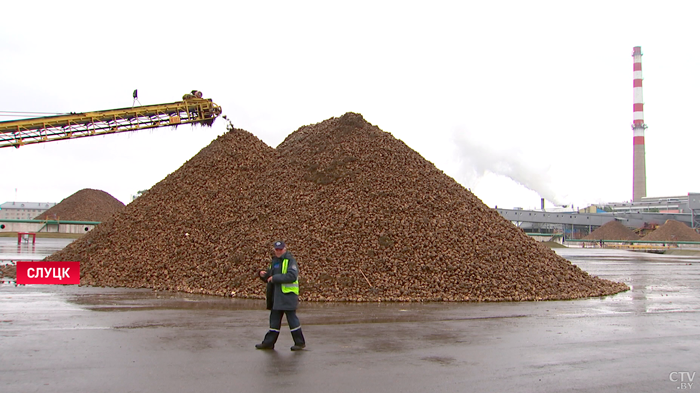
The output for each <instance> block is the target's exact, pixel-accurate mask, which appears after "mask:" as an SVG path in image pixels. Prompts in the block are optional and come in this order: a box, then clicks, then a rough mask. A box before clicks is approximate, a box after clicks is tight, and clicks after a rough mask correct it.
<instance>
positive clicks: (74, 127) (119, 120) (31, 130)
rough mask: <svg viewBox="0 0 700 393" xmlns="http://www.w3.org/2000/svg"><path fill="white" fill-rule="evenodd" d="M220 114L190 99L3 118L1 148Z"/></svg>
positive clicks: (204, 121) (167, 124) (201, 101)
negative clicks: (54, 114)
mask: <svg viewBox="0 0 700 393" xmlns="http://www.w3.org/2000/svg"><path fill="white" fill-rule="evenodd" d="M220 114H221V107H220V106H218V105H216V104H215V103H213V102H212V100H210V99H203V98H191V99H186V100H184V101H178V102H173V103H170V104H159V105H147V106H139V107H134V108H122V109H110V110H105V111H97V112H86V113H71V114H68V115H59V116H47V117H37V118H33V119H23V120H10V121H2V122H0V148H2V147H10V146H14V147H20V146H23V145H29V144H33V143H43V142H51V141H57V140H63V139H75V138H84V137H88V136H96V135H107V134H117V133H120V132H128V131H136V130H142V129H148V128H158V127H174V126H178V125H180V124H188V123H190V124H192V123H200V124H204V125H211V124H212V123H213V122H214V120H215V119H216V118H217V117H218V116H219V115H220Z"/></svg>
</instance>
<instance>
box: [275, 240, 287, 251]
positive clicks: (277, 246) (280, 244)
mask: <svg viewBox="0 0 700 393" xmlns="http://www.w3.org/2000/svg"><path fill="white" fill-rule="evenodd" d="M274 246H275V250H281V249H283V248H285V247H287V245H286V244H284V242H283V241H277V242H275V244H274Z"/></svg>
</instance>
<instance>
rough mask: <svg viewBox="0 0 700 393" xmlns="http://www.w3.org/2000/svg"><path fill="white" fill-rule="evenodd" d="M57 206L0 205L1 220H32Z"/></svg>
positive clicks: (40, 203)
mask: <svg viewBox="0 0 700 393" xmlns="http://www.w3.org/2000/svg"><path fill="white" fill-rule="evenodd" d="M55 205H56V203H55V202H5V203H3V204H2V205H0V219H4V220H32V219H34V217H36V216H38V215H39V214H41V213H43V212H45V211H47V210H49V209H50V208H52V207H54V206H55Z"/></svg>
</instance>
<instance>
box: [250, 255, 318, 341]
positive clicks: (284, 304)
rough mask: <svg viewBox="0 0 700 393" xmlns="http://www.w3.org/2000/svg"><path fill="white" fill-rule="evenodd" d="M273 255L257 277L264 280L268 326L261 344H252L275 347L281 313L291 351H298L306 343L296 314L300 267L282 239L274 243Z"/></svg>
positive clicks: (280, 322) (280, 325)
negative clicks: (266, 266)
mask: <svg viewBox="0 0 700 393" xmlns="http://www.w3.org/2000/svg"><path fill="white" fill-rule="evenodd" d="M273 247H274V253H275V256H274V257H273V258H272V262H271V263H270V267H269V268H268V269H267V270H261V271H260V272H259V273H258V274H259V276H260V279H262V280H263V281H264V282H266V283H267V288H266V289H267V290H266V297H267V309H268V310H270V330H268V332H267V334H265V338H264V339H263V341H262V342H261V343H260V344H255V348H257V349H275V343H276V342H277V337H279V334H280V328H281V327H282V315H286V316H287V324H289V329H290V330H291V332H292V339H294V345H293V346H292V348H291V350H292V351H300V350H302V349H304V348H305V347H306V341H305V340H304V334H303V333H302V332H301V323H300V322H299V318H298V317H297V306H298V305H299V280H298V279H299V268H298V267H297V261H296V260H295V259H294V256H293V255H292V253H291V252H289V251H287V245H286V244H284V242H283V241H276V242H275V243H274V244H273Z"/></svg>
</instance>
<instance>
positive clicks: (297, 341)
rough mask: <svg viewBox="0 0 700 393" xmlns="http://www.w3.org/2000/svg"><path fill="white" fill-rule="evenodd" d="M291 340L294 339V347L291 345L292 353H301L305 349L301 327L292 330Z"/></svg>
mask: <svg viewBox="0 0 700 393" xmlns="http://www.w3.org/2000/svg"><path fill="white" fill-rule="evenodd" d="M292 338H293V339H294V345H292V348H291V350H292V351H301V350H302V349H304V348H305V347H306V341H305V340H304V334H303V333H302V332H301V327H299V328H298V329H296V330H292Z"/></svg>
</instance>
